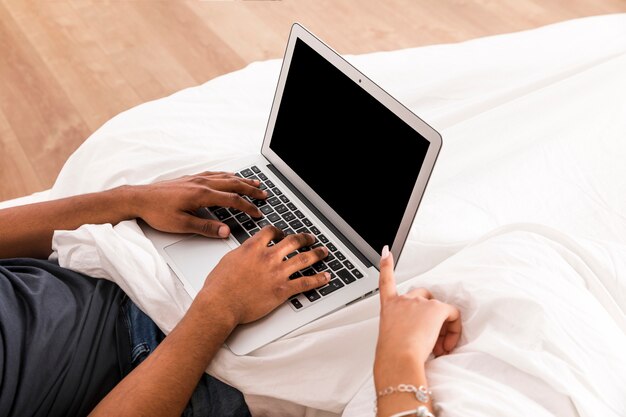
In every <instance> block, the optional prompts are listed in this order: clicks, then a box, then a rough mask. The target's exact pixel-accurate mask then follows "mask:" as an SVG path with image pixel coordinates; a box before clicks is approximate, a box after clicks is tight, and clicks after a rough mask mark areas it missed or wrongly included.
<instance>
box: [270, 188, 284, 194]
mask: <svg viewBox="0 0 626 417" xmlns="http://www.w3.org/2000/svg"><path fill="white" fill-rule="evenodd" d="M272 191H273V192H274V194H276V195H281V194H282V193H283V192H282V191H280V190H279V189H278V188H276V187H274V188H272Z"/></svg>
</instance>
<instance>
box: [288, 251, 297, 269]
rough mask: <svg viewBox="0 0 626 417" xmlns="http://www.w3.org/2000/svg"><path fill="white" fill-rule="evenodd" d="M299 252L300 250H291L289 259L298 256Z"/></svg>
mask: <svg viewBox="0 0 626 417" xmlns="http://www.w3.org/2000/svg"><path fill="white" fill-rule="evenodd" d="M297 254H298V252H296V251H293V252H291V253H290V254H289V255H287V259H291V258H293V257H294V256H296V255H297ZM298 274H299V272H298Z"/></svg>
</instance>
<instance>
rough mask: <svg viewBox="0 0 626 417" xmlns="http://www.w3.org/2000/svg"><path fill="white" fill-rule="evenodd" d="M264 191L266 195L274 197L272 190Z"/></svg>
mask: <svg viewBox="0 0 626 417" xmlns="http://www.w3.org/2000/svg"><path fill="white" fill-rule="evenodd" d="M265 192H266V193H267V197H268V198H270V197H274V193H273V192H272V190H265Z"/></svg>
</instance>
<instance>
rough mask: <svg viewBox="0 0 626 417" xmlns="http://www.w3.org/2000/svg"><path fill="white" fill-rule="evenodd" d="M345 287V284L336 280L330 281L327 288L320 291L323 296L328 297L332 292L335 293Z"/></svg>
mask: <svg viewBox="0 0 626 417" xmlns="http://www.w3.org/2000/svg"><path fill="white" fill-rule="evenodd" d="M344 286H345V285H344V283H343V282H341V281H340V280H338V279H334V280H332V281H330V282H329V283H328V285H327V286H325V287H323V288H320V289H319V290H318V291H319V293H320V294H322V295H328V294H330V293H332V292H335V291H336V290H338V289H339V288H341V287H344Z"/></svg>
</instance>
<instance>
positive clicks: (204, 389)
mask: <svg viewBox="0 0 626 417" xmlns="http://www.w3.org/2000/svg"><path fill="white" fill-rule="evenodd" d="M122 314H123V317H124V322H125V323H126V326H127V328H128V333H129V337H130V342H131V343H130V346H131V365H132V368H133V369H134V368H136V367H137V366H138V365H139V364H140V363H141V362H143V361H144V360H145V359H146V358H147V357H148V355H150V353H152V352H153V351H154V349H156V347H157V346H158V345H159V343H161V341H163V339H164V338H165V335H164V334H163V332H161V330H160V329H159V328H158V327H157V325H156V324H155V323H154V322H153V321H152V320H151V319H150V317H148V316H147V315H146V314H144V312H143V311H141V310H140V309H139V308H138V307H137V306H136V305H135V304H134V303H133V302H132V301H131V300H130V298H126V300H125V301H124V302H123V303H122ZM182 415H183V417H200V416H203V417H250V411H249V410H248V406H247V405H246V402H245V401H244V398H243V394H242V393H241V392H240V391H238V390H237V389H235V388H233V387H231V386H230V385H226V384H225V383H223V382H221V381H219V380H217V379H215V378H213V377H212V376H211V375H208V374H206V373H205V374H203V375H202V378H201V379H200V382H199V383H198V386H197V387H196V389H195V390H194V392H193V394H192V396H191V399H190V400H189V403H188V404H187V407H186V408H185V410H184V412H183V414H182Z"/></svg>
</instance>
